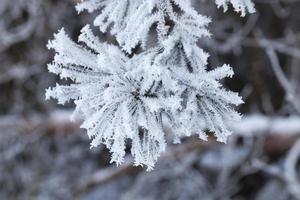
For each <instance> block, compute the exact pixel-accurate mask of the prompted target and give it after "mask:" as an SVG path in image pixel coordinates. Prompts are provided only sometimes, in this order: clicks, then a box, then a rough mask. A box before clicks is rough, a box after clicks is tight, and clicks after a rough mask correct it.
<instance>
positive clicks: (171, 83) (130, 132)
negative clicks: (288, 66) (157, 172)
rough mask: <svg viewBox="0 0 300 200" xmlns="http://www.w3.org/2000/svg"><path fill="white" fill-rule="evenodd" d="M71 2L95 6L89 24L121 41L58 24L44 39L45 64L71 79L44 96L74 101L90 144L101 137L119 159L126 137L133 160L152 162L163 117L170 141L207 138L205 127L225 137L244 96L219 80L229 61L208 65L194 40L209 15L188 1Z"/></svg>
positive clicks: (239, 4)
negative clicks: (69, 31) (48, 55)
mask: <svg viewBox="0 0 300 200" xmlns="http://www.w3.org/2000/svg"><path fill="white" fill-rule="evenodd" d="M215 2H216V4H217V6H219V7H223V8H224V10H225V11H226V10H227V9H228V4H229V3H230V4H232V6H233V8H234V9H235V11H237V12H240V13H241V15H242V16H243V15H245V13H246V12H254V5H253V3H252V2H251V1H250V0H216V1H215ZM76 8H77V10H78V11H79V12H81V11H83V10H88V11H89V12H93V11H96V10H99V12H100V14H99V15H98V16H97V17H96V19H95V21H94V25H96V26H99V27H100V30H101V32H104V33H106V32H110V33H111V34H112V35H114V36H115V38H116V40H117V42H118V44H119V46H114V45H111V44H106V43H101V42H100V41H99V38H97V37H96V36H95V35H94V34H93V33H92V31H91V28H90V26H89V25H87V26H85V27H84V28H83V29H82V31H81V35H80V37H79V42H80V44H76V43H74V42H73V41H72V40H71V39H70V38H69V37H68V36H67V35H66V33H65V31H64V30H63V29H62V30H61V31H59V33H57V34H56V35H55V38H54V40H53V41H50V42H49V45H48V47H49V48H50V49H54V50H55V52H56V55H55V57H54V61H53V63H51V64H49V66H48V69H49V71H50V72H52V73H55V74H58V75H59V76H60V77H61V78H66V79H70V80H72V81H73V82H74V83H73V84H71V85H67V86H66V85H57V86H56V87H54V88H49V89H48V90H47V92H46V97H47V98H50V97H53V98H56V99H58V102H59V103H61V104H64V103H66V102H67V101H69V100H74V102H75V104H76V110H75V114H80V115H81V116H83V119H84V122H83V124H82V126H81V127H82V128H85V129H87V132H88V135H89V137H90V138H92V143H91V145H92V147H96V146H98V145H99V144H101V143H103V144H105V145H106V146H107V148H109V149H110V151H111V153H112V159H111V161H112V162H116V163H117V164H120V163H122V162H123V159H124V156H125V148H126V142H127V141H131V154H132V155H133V157H134V160H135V164H136V165H146V166H147V167H148V169H152V168H153V167H154V164H155V162H156V161H157V159H158V157H159V155H160V154H161V153H162V152H163V151H164V150H165V147H166V141H165V131H164V123H169V124H171V126H172V128H173V129H174V131H173V132H174V142H179V141H180V138H181V137H184V136H189V135H191V134H198V135H199V138H201V139H203V140H206V139H207V132H206V131H210V132H213V133H214V134H215V136H216V138H217V140H218V141H220V142H226V139H227V137H228V136H229V135H230V134H231V131H230V128H229V126H230V123H232V122H234V121H237V120H239V119H240V114H239V113H237V112H236V111H235V110H234V106H237V105H239V104H241V103H242V100H241V98H240V97H239V96H238V94H236V93H234V92H231V91H227V90H226V89H224V88H222V85H221V84H220V82H219V81H220V80H221V79H223V78H225V77H231V76H232V75H233V70H232V68H231V67H230V66H228V65H224V66H222V67H218V68H216V69H214V70H208V69H207V65H208V57H209V55H208V54H207V53H206V52H205V51H204V50H203V49H201V47H199V46H198V45H197V42H198V41H199V40H200V39H201V38H203V37H209V36H210V32H209V30H208V28H207V27H208V24H209V23H210V18H209V17H207V16H204V15H201V14H199V13H198V12H197V11H196V10H195V9H194V8H193V4H192V2H191V1H189V0H147V1H145V0H87V1H84V2H81V3H79V4H78V5H77V7H76ZM153 29H156V33H157V34H155V35H156V37H153V35H151V34H150V32H151V30H153ZM152 32H153V31H152ZM153 38H154V39H153ZM137 47H140V49H141V50H142V51H141V52H140V53H137V51H134V49H136V48H137Z"/></svg>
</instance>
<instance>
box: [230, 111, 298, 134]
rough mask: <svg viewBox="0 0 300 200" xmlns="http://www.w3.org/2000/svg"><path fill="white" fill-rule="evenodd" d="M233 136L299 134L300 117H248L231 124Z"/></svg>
mask: <svg viewBox="0 0 300 200" xmlns="http://www.w3.org/2000/svg"><path fill="white" fill-rule="evenodd" d="M232 126H233V131H234V132H235V134H240V135H243V136H252V135H257V134H288V135H295V134H300V116H289V117H267V116H264V115H249V116H246V117H243V119H242V120H241V121H240V122H238V123H235V124H232Z"/></svg>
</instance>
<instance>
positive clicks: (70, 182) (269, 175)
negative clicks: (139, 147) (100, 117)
mask: <svg viewBox="0 0 300 200" xmlns="http://www.w3.org/2000/svg"><path fill="white" fill-rule="evenodd" d="M254 2H255V3H256V8H257V13H256V14H253V15H248V16H247V17H245V18H240V17H239V15H238V14H236V13H234V12H233V11H232V10H229V12H227V13H226V14H224V13H223V12H222V10H218V9H217V8H216V6H215V4H214V3H213V2H212V1H211V0H194V5H195V7H197V10H199V12H201V13H204V14H208V15H210V16H212V19H213V23H212V24H211V25H210V30H211V32H212V33H213V35H214V37H212V38H211V39H205V40H201V41H200V42H199V45H201V46H202V47H203V48H204V49H205V50H206V51H208V52H209V53H210V54H211V58H210V61H209V62H210V66H212V67H214V66H220V65H222V64H223V63H228V64H231V65H232V66H233V67H234V71H235V72H236V75H235V76H234V77H233V79H227V80H225V81H224V84H225V85H226V87H227V88H229V89H231V90H233V91H236V92H239V93H240V94H241V95H242V96H243V99H244V101H245V104H243V105H242V106H240V107H239V108H238V110H239V111H240V112H241V113H242V114H243V115H244V117H243V120H242V121H241V122H240V123H238V124H235V125H234V126H233V127H232V129H233V131H234V135H233V136H231V137H230V139H229V141H228V143H227V144H226V145H225V144H220V143H217V142H215V139H214V138H213V137H211V138H210V140H209V141H208V142H203V141H200V140H199V139H197V138H196V137H191V138H186V139H184V141H183V143H182V144H181V145H172V144H170V145H169V146H168V148H167V151H166V152H165V153H164V154H163V155H162V156H161V158H160V159H159V161H158V163H157V165H156V167H155V169H154V171H151V172H146V171H145V169H143V168H140V167H134V166H132V163H131V158H130V157H128V158H126V162H125V164H123V165H122V166H120V167H116V166H115V165H111V164H110V163H109V160H110V155H109V152H108V151H107V150H106V149H105V148H104V147H99V148H96V149H92V150H90V148H89V140H88V137H87V135H86V134H85V131H84V130H81V129H79V125H80V121H78V122H70V121H69V116H70V114H71V112H72V108H73V107H74V105H73V104H72V103H70V104H68V105H66V106H64V107H61V106H57V105H56V102H55V101H45V95H44V93H45V89H46V88H47V87H49V86H53V85H54V84H55V82H56V81H58V78H57V77H56V76H54V75H52V74H49V73H48V72H47V68H46V65H47V63H49V62H51V60H52V58H53V55H54V52H51V51H48V50H47V48H46V44H47V41H48V40H49V39H52V38H53V33H55V32H57V30H58V29H60V28H62V27H65V30H66V31H67V32H68V33H69V34H70V35H71V36H72V38H73V39H75V40H76V39H77V36H78V35H79V32H80V28H81V27H82V26H83V25H85V24H87V23H92V19H93V16H92V15H88V14H80V15H79V16H78V14H77V13H76V11H75V9H74V5H75V4H76V1H75V0H1V1H0V199H1V200H2V199H3V200H6V199H8V200H10V199H11V200H19V199H20V200H27V199H38V200H48V199H49V200H60V199H61V200H69V199H83V200H118V199H128V200H160V199H161V200H177V199H178V200H202V199H205V200H208V199H212V200H214V199H224V200H226V199H256V200H265V199H266V200H268V199H271V200H277V199H278V200H288V199H300V116H299V113H300V95H299V94H300V87H299V86H300V1H299V0H254ZM96 32H97V30H96V31H95V33H96ZM98 33H99V31H98ZM99 37H102V39H103V40H113V38H111V37H110V36H109V35H103V34H100V33H99ZM166 129H167V127H166Z"/></svg>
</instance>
